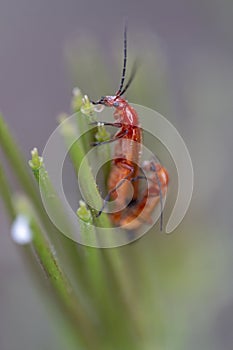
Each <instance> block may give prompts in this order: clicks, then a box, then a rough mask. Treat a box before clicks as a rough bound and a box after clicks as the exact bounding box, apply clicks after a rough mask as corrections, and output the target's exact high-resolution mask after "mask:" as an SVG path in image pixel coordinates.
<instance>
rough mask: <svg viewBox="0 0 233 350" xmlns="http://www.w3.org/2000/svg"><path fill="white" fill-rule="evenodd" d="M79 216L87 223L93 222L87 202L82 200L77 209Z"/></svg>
mask: <svg viewBox="0 0 233 350" xmlns="http://www.w3.org/2000/svg"><path fill="white" fill-rule="evenodd" d="M77 215H78V217H79V218H80V219H81V220H83V221H85V222H86V223H92V215H91V212H90V210H89V209H88V208H87V206H86V203H85V202H84V201H82V200H80V201H79V208H78V210H77Z"/></svg>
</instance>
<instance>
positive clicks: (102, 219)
mask: <svg viewBox="0 0 233 350" xmlns="http://www.w3.org/2000/svg"><path fill="white" fill-rule="evenodd" d="M61 132H62V135H63V137H64V140H65V142H66V144H67V145H70V143H71V142H70V140H74V137H75V136H76V135H75V132H76V131H75V130H74V129H73V128H72V126H71V125H69V121H68V120H65V121H64V122H63V123H62V124H61ZM69 155H70V158H71V161H72V163H73V166H74V169H75V172H76V175H77V176H78V172H79V169H80V165H81V163H82V167H83V173H84V174H85V179H84V178H81V177H80V186H81V187H82V190H83V192H84V193H85V196H86V198H87V201H88V202H90V203H93V204H94V206H95V208H101V207H102V198H101V196H100V194H99V191H98V189H97V185H96V182H95V179H94V177H93V174H92V171H91V167H90V165H89V164H88V160H87V158H86V157H85V152H84V149H83V146H82V144H81V140H80V139H78V140H77V141H75V142H74V143H73V144H72V146H71V147H70V149H69ZM87 184H88V186H87ZM93 214H94V215H93V218H94V221H95V222H96V223H97V225H99V226H101V227H111V223H110V221H109V218H108V216H107V215H106V214H105V213H102V214H101V215H100V216H99V217H98V218H96V217H95V212H94V213H93Z"/></svg>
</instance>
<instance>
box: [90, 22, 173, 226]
mask: <svg viewBox="0 0 233 350" xmlns="http://www.w3.org/2000/svg"><path fill="white" fill-rule="evenodd" d="M126 64H127V27H126V26H125V29H124V59H123V69H122V76H121V81H120V86H119V89H118V90H117V92H116V93H115V95H113V96H103V97H101V98H100V99H99V100H98V101H96V102H95V101H91V102H92V103H93V104H94V105H104V106H106V107H113V108H115V111H114V114H113V117H114V119H115V121H114V122H103V123H102V122H101V124H102V125H106V126H112V127H116V128H118V129H119V130H118V131H117V132H116V134H115V135H114V136H113V137H112V138H111V139H110V140H108V141H104V142H94V143H93V145H94V146H101V145H103V144H106V143H109V142H115V149H114V159H113V161H112V165H111V170H110V173H109V178H108V184H107V186H108V194H107V196H106V198H105V199H104V203H103V206H102V208H101V209H100V211H99V213H98V215H97V216H99V215H101V213H102V211H103V210H104V208H105V206H106V203H107V202H108V201H109V200H110V199H111V200H114V201H115V202H114V203H115V206H116V211H115V212H114V213H112V214H110V217H111V220H112V222H113V224H114V225H116V226H119V225H124V224H127V225H126V228H128V229H132V228H133V229H134V228H137V227H139V226H140V225H141V224H142V222H143V221H144V222H148V223H149V222H150V215H151V213H152V211H153V209H154V208H155V207H156V206H157V205H158V203H160V205H161V220H160V222H161V224H160V227H161V228H162V211H163V204H162V200H163V197H164V195H165V194H166V190H167V186H168V174H167V171H166V169H165V168H164V167H162V165H160V164H159V163H158V162H155V161H154V160H153V161H149V172H150V177H149V178H148V188H147V189H146V190H145V191H143V192H142V191H141V190H140V188H139V181H140V180H141V179H145V178H146V177H145V176H140V175H139V174H140V171H141V166H140V160H141V148H142V129H141V126H140V124H139V118H138V115H137V112H136V110H135V109H134V108H133V107H132V106H131V105H130V104H129V103H128V101H127V100H125V99H124V98H123V97H122V95H123V94H124V93H125V92H126V91H127V89H128V88H129V86H130V85H131V83H132V81H133V79H134V77H135V73H136V67H137V65H136V63H134V66H133V69H132V73H131V75H130V77H129V80H128V81H127V83H126V84H125V76H126ZM92 124H96V125H98V122H94V123H92ZM144 170H146V171H147V173H148V166H147V169H146V168H145V169H144ZM132 187H133V197H132V198H131V199H130V203H129V200H128V197H129V195H130V193H131V192H130V190H131V188H132ZM117 208H119V210H118V209H117ZM121 208H124V209H121ZM142 210H144V216H143V217H141V218H140V216H139V214H140V213H141V211H142ZM137 218H138V219H137ZM132 220H133V221H134V223H135V224H134V225H133V224H131V225H129V223H130V222H131V221H132Z"/></svg>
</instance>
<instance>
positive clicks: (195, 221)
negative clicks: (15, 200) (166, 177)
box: [0, 0, 233, 350]
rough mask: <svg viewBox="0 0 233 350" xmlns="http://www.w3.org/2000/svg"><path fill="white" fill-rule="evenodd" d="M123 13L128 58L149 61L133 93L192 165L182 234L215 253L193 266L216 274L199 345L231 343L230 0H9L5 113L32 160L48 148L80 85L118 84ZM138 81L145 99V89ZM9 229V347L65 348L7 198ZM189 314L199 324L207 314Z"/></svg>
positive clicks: (1, 71)
mask: <svg viewBox="0 0 233 350" xmlns="http://www.w3.org/2000/svg"><path fill="white" fill-rule="evenodd" d="M125 18H127V19H128V27H129V65H130V64H132V61H133V59H134V58H135V57H137V56H139V58H140V61H141V62H142V65H141V67H140V71H139V73H138V76H137V77H136V79H135V85H134V86H132V88H131V89H130V91H129V94H128V97H129V99H130V100H131V101H132V102H135V103H140V104H144V105H146V106H148V107H152V108H155V109H156V110H157V111H158V112H160V113H162V114H164V115H165V116H166V117H167V118H168V119H169V120H170V121H171V122H172V123H173V124H174V125H175V127H176V128H177V129H178V130H179V132H180V134H181V135H182V137H183V138H184V140H185V142H186V145H187V147H188V149H189V151H190V154H191V157H192V161H193V165H194V172H195V188H194V194H193V201H192V204H191V207H190V210H189V212H188V214H187V216H186V217H185V219H184V222H183V223H182V225H181V228H180V229H181V231H182V230H183V232H185V230H186V228H187V227H188V226H189V227H192V229H191V232H192V234H193V235H194V234H197V231H198V234H197V240H196V244H197V246H198V247H199V248H200V251H201V249H202V248H203V247H202V242H203V241H204V242H205V245H204V247H205V249H203V251H202V253H200V254H205V255H206V256H207V258H206V259H205V260H204V261H205V263H204V265H201V264H200V263H199V262H198V261H196V262H197V266H198V267H197V268H196V269H197V270H196V271H195V272H196V275H195V276H196V277H197V278H198V276H199V278H200V279H201V278H203V280H206V279H208V278H209V276H210V275H211V276H212V279H213V280H214V281H215V283H213V286H214V287H213V289H211V288H210V290H209V294H207V295H201V296H200V300H201V299H202V298H204V302H203V309H202V310H203V311H202V312H203V314H201V318H202V316H203V317H204V315H205V312H207V313H208V314H209V318H208V322H209V323H208V324H206V329H204V330H202V332H199V333H198V331H197V330H195V329H194V330H193V334H192V337H193V344H192V346H191V345H190V349H197V348H205V349H212V350H215V349H216V350H217V349H229V350H230V349H232V343H233V335H232V334H233V332H232V328H233V282H232V263H233V258H232V249H233V240H232V224H233V221H232V217H233V216H232V209H233V205H232V203H233V201H232V198H233V186H232V185H233V182H232V171H233V166H232V147H233V138H232V131H233V35H232V34H233V3H232V2H231V1H229V0H223V1H221V2H218V1H211V0H204V1H200V0H189V1H185V0H173V1H172V0H165V1H161V0H158V1H149V0H145V1H142V2H136V1H132V0H125V1H122V0H120V1H110V2H109V1H104V0H99V1H98V2H97V1H96V2H94V1H93V2H91V1H82V0H76V1H74V0H67V1H64V0H63V1H61V0H56V1H54V0H51V1H50V2H48V1H45V0H40V1H35V0H30V1H29V0H21V1H16V0H2V1H1V4H0V110H1V111H2V113H3V114H4V116H5V118H6V119H7V121H8V123H9V126H10V128H11V130H12V131H13V133H14V135H15V137H16V139H17V140H18V142H19V144H20V145H21V148H22V150H23V152H24V154H25V156H26V157H27V158H29V156H30V150H31V149H32V148H33V147H35V146H37V147H38V148H39V150H40V151H41V150H42V149H43V147H44V145H45V143H46V140H47V139H48V137H49V135H50V134H51V132H52V131H53V130H54V128H55V126H56V125H57V124H56V116H57V115H58V114H59V113H60V112H63V111H69V108H70V98H71V91H72V88H73V86H74V85H78V86H79V87H80V88H81V89H82V90H83V92H84V93H88V94H89V95H90V96H91V97H93V98H98V97H100V96H101V95H103V94H105V93H110V94H111V93H113V92H114V90H115V89H116V88H117V86H118V83H119V79H120V70H121V64H122V44H123V40H122V37H123V26H124V21H125ZM145 85H146V86H145ZM139 86H141V89H142V91H144V94H143V93H138V92H137V91H138V89H139ZM144 87H145V89H144ZM0 156H1V154H0ZM15 186H16V188H17V184H16V185H15ZM0 228H1V234H0V281H1V282H0V283H1V284H0V349H1V350H15V349H17V350H20V349H35V350H36V349H40V350H41V349H59V350H60V349H63V348H64V346H65V344H66V343H65V341H64V339H61V337H60V336H59V327H60V326H61V324H60V323H62V322H61V321H57V323H55V322H54V320H55V319H56V311H55V310H53V309H51V310H50V309H49V310H50V311H51V313H53V315H51V317H50V315H49V312H48V304H49V302H48V301H47V300H46V299H45V298H42V297H41V295H40V293H39V292H38V290H37V289H36V287H35V286H34V284H33V283H32V280H31V278H30V276H29V274H28V271H27V269H26V268H25V266H24V265H23V263H22V260H21V257H20V254H19V250H18V249H17V248H18V247H16V246H15V245H14V244H13V242H11V239H10V236H9V231H10V227H9V224H8V221H7V218H6V215H5V212H4V209H3V206H2V203H1V202H0ZM208 254H209V255H208ZM197 259H198V254H197ZM196 262H195V261H194V262H193V264H194V265H193V266H192V267H190V268H191V270H193V269H194V270H195V264H196ZM184 264H185V262H184ZM199 269H200V271H199ZM199 272H200V274H199ZM216 286H217V287H216ZM214 288H216V289H214ZM206 300H208V303H209V304H208V309H206V310H205V301H206ZM196 302H197V301H196ZM194 304H195V301H194ZM193 307H194V305H192V308H193ZM194 309H195V308H194ZM191 317H194V318H196V319H197V320H198V319H199V318H198V317H200V314H197V315H195V312H194V313H193V316H191ZM57 318H59V315H57ZM59 319H60V318H59ZM204 319H205V317H204ZM191 333H192V332H191ZM181 336H182V335H181ZM170 349H172V348H168V350H170Z"/></svg>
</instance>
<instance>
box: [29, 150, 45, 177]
mask: <svg viewBox="0 0 233 350" xmlns="http://www.w3.org/2000/svg"><path fill="white" fill-rule="evenodd" d="M31 155H32V159H31V160H29V162H28V163H29V165H30V167H31V168H32V170H33V171H34V170H39V169H40V168H41V166H42V165H43V158H42V157H40V156H39V154H38V149H37V148H36V147H35V148H33V150H32V151H31Z"/></svg>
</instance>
